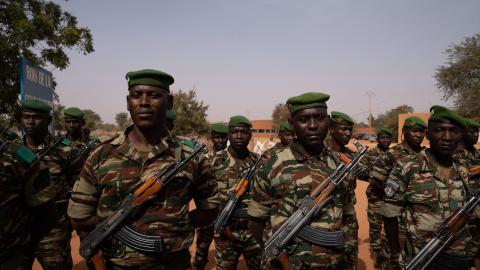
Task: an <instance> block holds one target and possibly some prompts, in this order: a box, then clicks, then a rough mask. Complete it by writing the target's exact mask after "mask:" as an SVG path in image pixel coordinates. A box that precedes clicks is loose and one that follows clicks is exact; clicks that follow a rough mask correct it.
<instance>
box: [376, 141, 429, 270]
mask: <svg viewBox="0 0 480 270" xmlns="http://www.w3.org/2000/svg"><path fill="white" fill-rule="evenodd" d="M421 149H422V150H424V149H425V147H424V146H422V147H421ZM408 155H418V153H417V152H415V151H414V150H413V149H412V148H411V147H410V145H408V143H407V142H406V141H405V140H403V141H402V143H399V144H397V145H395V146H393V147H391V148H390V149H388V151H387V152H385V153H384V154H383V155H381V156H380V157H379V159H378V163H377V165H376V166H375V167H373V168H372V170H370V172H369V173H370V174H369V175H370V179H371V181H380V182H381V183H382V185H383V186H384V183H385V181H387V179H388V175H389V174H390V172H391V171H392V169H393V167H394V166H395V164H396V163H397V162H398V160H399V159H400V158H402V157H403V156H408ZM381 204H383V203H381ZM375 214H380V212H376V213H375ZM398 229H399V231H400V232H401V233H400V235H399V237H402V235H405V234H406V232H405V230H406V228H404V227H403V223H402V222H400V223H399V228H398ZM380 245H381V251H380V257H381V261H382V265H384V266H382V269H385V267H386V266H385V263H387V262H388V260H389V259H390V244H389V243H388V241H387V238H386V237H385V235H384V233H382V237H381V241H380Z"/></svg>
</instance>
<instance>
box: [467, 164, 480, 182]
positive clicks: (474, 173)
mask: <svg viewBox="0 0 480 270" xmlns="http://www.w3.org/2000/svg"><path fill="white" fill-rule="evenodd" d="M469 171H470V179H473V178H477V177H480V165H478V166H475V167H473V168H471V169H470V170H469Z"/></svg>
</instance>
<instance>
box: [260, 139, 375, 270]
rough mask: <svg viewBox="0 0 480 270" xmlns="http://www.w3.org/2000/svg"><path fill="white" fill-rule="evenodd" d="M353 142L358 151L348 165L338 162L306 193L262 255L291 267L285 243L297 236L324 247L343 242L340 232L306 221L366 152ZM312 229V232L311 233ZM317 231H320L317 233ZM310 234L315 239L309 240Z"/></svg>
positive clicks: (310, 218)
mask: <svg viewBox="0 0 480 270" xmlns="http://www.w3.org/2000/svg"><path fill="white" fill-rule="evenodd" d="M354 145H355V146H356V147H357V149H358V150H359V152H358V155H357V156H356V157H355V158H354V159H353V160H352V161H351V162H349V163H348V164H344V163H342V164H340V165H339V166H338V167H337V169H336V170H335V171H333V172H332V173H331V174H330V176H328V178H327V179H325V180H324V181H323V182H322V183H320V184H319V185H318V186H317V187H316V188H315V189H313V190H312V191H311V192H310V194H309V195H307V196H305V197H304V198H303V199H302V201H301V202H300V207H299V208H298V210H297V211H295V212H294V213H293V214H292V215H291V216H290V218H288V219H287V221H285V222H284V223H283V225H282V226H281V227H280V228H279V229H278V230H277V231H276V232H275V233H274V234H273V235H272V237H270V239H268V241H267V242H266V243H265V254H266V255H267V256H268V257H270V258H271V259H272V260H278V261H279V262H280V263H281V265H282V268H283V269H293V268H292V266H291V264H290V261H289V258H288V252H289V251H288V250H287V246H288V245H289V244H290V243H291V242H295V243H296V244H298V243H299V242H300V239H299V238H302V239H304V240H306V241H308V242H312V243H315V244H318V245H324V246H337V245H343V244H344V240H343V236H342V233H341V232H325V231H318V230H315V229H313V228H312V227H310V226H308V225H307V224H308V223H310V221H311V220H312V218H314V217H316V216H317V215H318V214H319V213H320V210H321V209H322V208H323V207H324V206H325V205H326V204H327V203H329V202H330V201H331V200H333V195H332V194H333V191H334V190H335V188H336V187H337V186H338V185H339V184H340V183H341V182H342V181H343V179H344V178H345V177H346V176H347V175H348V174H350V173H351V172H353V171H354V169H355V167H356V166H357V164H358V162H360V160H361V159H362V158H363V156H365V154H366V153H367V150H368V146H362V145H361V144H360V143H359V142H358V141H355V142H354ZM313 231H315V233H313V234H312V232H313ZM319 232H321V233H322V234H321V235H319ZM312 237H313V238H318V239H311V238H312ZM309 238H310V239H309ZM339 238H341V239H339Z"/></svg>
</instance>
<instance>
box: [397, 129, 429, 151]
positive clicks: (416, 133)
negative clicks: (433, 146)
mask: <svg viewBox="0 0 480 270" xmlns="http://www.w3.org/2000/svg"><path fill="white" fill-rule="evenodd" d="M402 131H403V136H404V138H405V141H406V142H407V143H408V144H409V145H410V146H414V147H416V146H420V145H421V144H422V142H423V138H424V137H425V129H421V128H407V127H403V129H402Z"/></svg>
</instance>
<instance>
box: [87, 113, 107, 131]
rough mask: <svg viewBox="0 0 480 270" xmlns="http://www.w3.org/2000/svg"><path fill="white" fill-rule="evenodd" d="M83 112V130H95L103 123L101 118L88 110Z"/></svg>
mask: <svg viewBox="0 0 480 270" xmlns="http://www.w3.org/2000/svg"><path fill="white" fill-rule="evenodd" d="M83 112H84V113H85V116H84V117H83V119H85V125H84V126H83V127H84V128H89V129H91V130H95V129H97V127H98V126H99V125H100V124H102V123H103V120H102V118H101V117H100V115H98V114H97V113H96V112H94V111H92V110H89V109H86V110H83Z"/></svg>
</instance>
